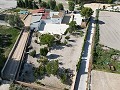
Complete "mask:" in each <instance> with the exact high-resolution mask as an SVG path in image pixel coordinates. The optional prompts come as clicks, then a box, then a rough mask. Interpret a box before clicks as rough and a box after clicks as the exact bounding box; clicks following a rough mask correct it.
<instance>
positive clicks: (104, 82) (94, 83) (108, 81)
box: [91, 70, 120, 90]
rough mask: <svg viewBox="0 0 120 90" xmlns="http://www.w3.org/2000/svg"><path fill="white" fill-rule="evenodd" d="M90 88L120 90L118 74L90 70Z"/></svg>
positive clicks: (119, 75) (119, 76)
mask: <svg viewBox="0 0 120 90" xmlns="http://www.w3.org/2000/svg"><path fill="white" fill-rule="evenodd" d="M91 78H92V79H91V90H120V74H114V73H108V72H103V71H96V70H93V71H92V77H91Z"/></svg>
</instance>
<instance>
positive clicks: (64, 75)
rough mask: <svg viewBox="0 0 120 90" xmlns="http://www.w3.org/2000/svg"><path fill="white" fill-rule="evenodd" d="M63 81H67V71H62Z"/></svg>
mask: <svg viewBox="0 0 120 90" xmlns="http://www.w3.org/2000/svg"><path fill="white" fill-rule="evenodd" d="M61 81H62V83H66V82H67V75H66V73H62V75H61Z"/></svg>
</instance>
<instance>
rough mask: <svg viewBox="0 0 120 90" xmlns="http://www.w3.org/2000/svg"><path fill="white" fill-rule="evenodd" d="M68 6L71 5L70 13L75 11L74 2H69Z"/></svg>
mask: <svg viewBox="0 0 120 90" xmlns="http://www.w3.org/2000/svg"><path fill="white" fill-rule="evenodd" d="M68 5H69V10H70V11H74V8H75V3H74V2H72V1H69V2H68Z"/></svg>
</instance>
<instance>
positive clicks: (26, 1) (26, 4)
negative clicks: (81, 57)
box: [25, 0, 28, 8]
mask: <svg viewBox="0 0 120 90" xmlns="http://www.w3.org/2000/svg"><path fill="white" fill-rule="evenodd" d="M25 7H26V8H27V7H28V0H25Z"/></svg>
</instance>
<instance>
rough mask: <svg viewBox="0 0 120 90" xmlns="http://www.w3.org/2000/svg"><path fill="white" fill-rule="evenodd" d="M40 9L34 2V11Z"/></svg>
mask: <svg viewBox="0 0 120 90" xmlns="http://www.w3.org/2000/svg"><path fill="white" fill-rule="evenodd" d="M38 8H39V7H38V6H37V4H36V3H35V1H33V9H38Z"/></svg>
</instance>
